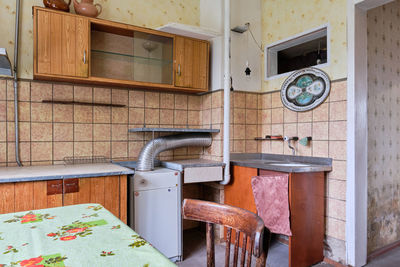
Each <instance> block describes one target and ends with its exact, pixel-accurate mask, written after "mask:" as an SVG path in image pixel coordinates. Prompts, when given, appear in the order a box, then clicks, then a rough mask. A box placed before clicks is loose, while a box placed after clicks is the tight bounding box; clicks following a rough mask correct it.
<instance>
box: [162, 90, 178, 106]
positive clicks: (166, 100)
mask: <svg viewBox="0 0 400 267" xmlns="http://www.w3.org/2000/svg"><path fill="white" fill-rule="evenodd" d="M160 108H165V109H174V108H175V95H174V94H166V93H160Z"/></svg>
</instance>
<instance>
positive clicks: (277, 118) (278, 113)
mask: <svg viewBox="0 0 400 267" xmlns="http://www.w3.org/2000/svg"><path fill="white" fill-rule="evenodd" d="M271 111H272V114H271V117H272V123H283V108H274V109H272V110H271Z"/></svg>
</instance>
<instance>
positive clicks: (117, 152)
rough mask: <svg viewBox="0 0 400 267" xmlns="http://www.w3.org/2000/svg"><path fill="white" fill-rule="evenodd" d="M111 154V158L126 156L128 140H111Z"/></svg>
mask: <svg viewBox="0 0 400 267" xmlns="http://www.w3.org/2000/svg"><path fill="white" fill-rule="evenodd" d="M111 156H112V158H126V157H128V142H112V143H111Z"/></svg>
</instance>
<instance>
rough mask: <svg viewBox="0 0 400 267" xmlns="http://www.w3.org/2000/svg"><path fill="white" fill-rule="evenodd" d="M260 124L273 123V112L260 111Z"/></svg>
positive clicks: (268, 110)
mask: <svg viewBox="0 0 400 267" xmlns="http://www.w3.org/2000/svg"><path fill="white" fill-rule="evenodd" d="M258 114H259V116H258V123H259V124H270V123H271V122H272V120H271V119H272V110H271V109H263V110H259V113H258Z"/></svg>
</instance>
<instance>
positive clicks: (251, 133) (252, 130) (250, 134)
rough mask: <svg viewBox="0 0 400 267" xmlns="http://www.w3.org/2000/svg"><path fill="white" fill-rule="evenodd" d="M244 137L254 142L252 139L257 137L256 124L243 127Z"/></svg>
mask: <svg viewBox="0 0 400 267" xmlns="http://www.w3.org/2000/svg"><path fill="white" fill-rule="evenodd" d="M245 135H246V139H248V140H253V141H254V138H256V137H258V136H259V134H258V127H257V125H256V124H254V125H246V126H245Z"/></svg>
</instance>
